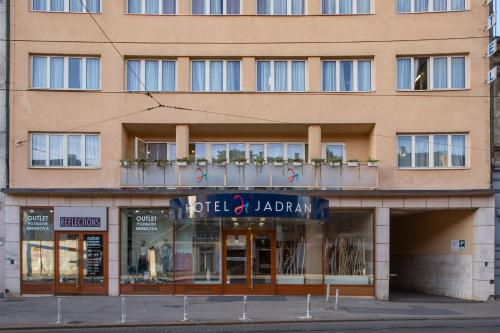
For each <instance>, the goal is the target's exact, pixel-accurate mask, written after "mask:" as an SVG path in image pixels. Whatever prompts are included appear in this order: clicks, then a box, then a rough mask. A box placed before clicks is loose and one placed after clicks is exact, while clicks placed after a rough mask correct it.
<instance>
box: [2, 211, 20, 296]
mask: <svg viewBox="0 0 500 333" xmlns="http://www.w3.org/2000/svg"><path fill="white" fill-rule="evenodd" d="M3 209H4V218H5V221H4V222H5V243H4V245H3V247H4V248H5V260H4V261H3V262H2V263H1V264H2V265H3V264H5V289H7V290H9V292H8V293H6V296H7V297H12V296H19V295H20V294H21V257H20V253H19V249H20V233H21V229H20V227H21V223H20V212H19V206H4V207H3Z"/></svg>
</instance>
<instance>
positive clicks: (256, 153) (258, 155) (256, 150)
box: [250, 143, 264, 163]
mask: <svg viewBox="0 0 500 333" xmlns="http://www.w3.org/2000/svg"><path fill="white" fill-rule="evenodd" d="M257 159H259V160H262V161H263V160H264V144H261V143H254V144H251V145H250V163H254V162H255V160H257Z"/></svg>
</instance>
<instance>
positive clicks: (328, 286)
mask: <svg viewBox="0 0 500 333" xmlns="http://www.w3.org/2000/svg"><path fill="white" fill-rule="evenodd" d="M329 302H330V284H327V285H326V297H325V303H329Z"/></svg>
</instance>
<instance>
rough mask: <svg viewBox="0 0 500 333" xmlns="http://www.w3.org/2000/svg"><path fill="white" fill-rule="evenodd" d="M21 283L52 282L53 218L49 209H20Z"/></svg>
mask: <svg viewBox="0 0 500 333" xmlns="http://www.w3.org/2000/svg"><path fill="white" fill-rule="evenodd" d="M22 219H23V227H22V237H23V238H22V258H23V262H22V278H23V283H54V220H53V211H52V210H51V209H30V208H26V209H23V210H22Z"/></svg>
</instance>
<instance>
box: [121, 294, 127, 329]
mask: <svg viewBox="0 0 500 333" xmlns="http://www.w3.org/2000/svg"><path fill="white" fill-rule="evenodd" d="M126 322H127V303H125V297H122V323H126Z"/></svg>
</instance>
